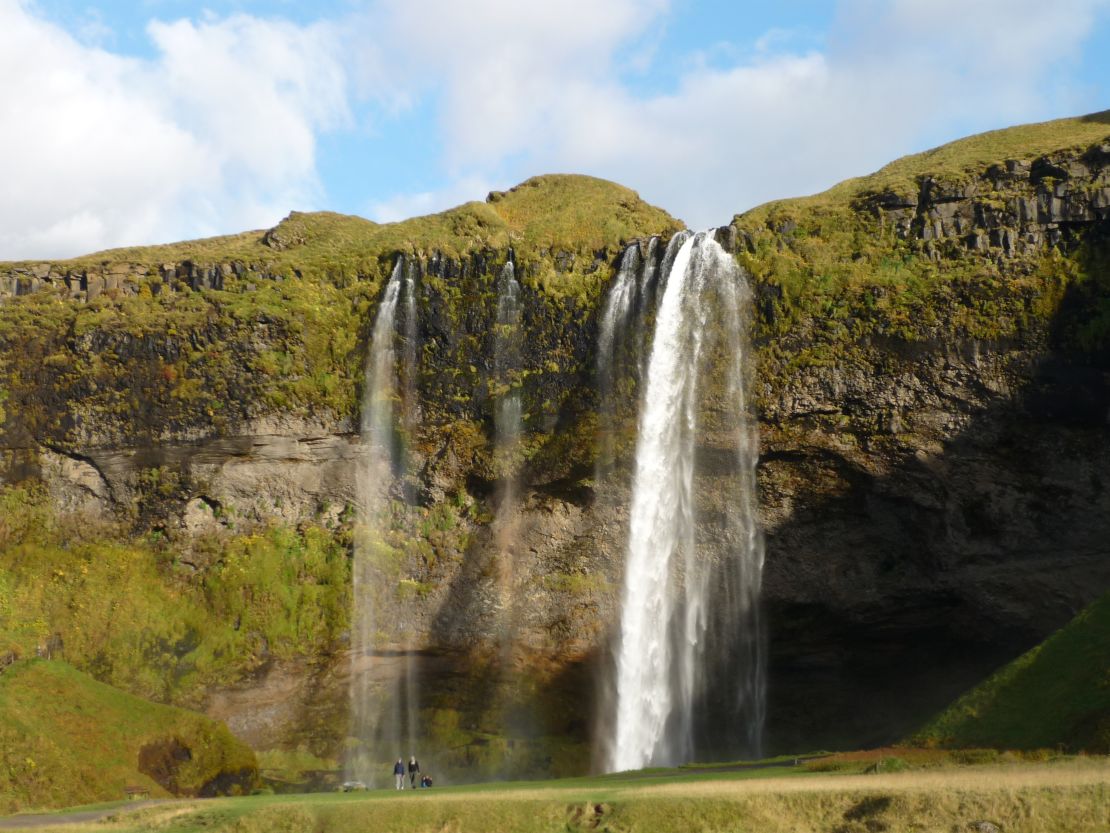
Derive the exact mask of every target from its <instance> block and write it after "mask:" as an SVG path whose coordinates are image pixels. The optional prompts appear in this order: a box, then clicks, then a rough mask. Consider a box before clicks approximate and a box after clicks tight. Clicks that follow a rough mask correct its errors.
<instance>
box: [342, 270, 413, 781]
mask: <svg viewBox="0 0 1110 833" xmlns="http://www.w3.org/2000/svg"><path fill="white" fill-rule="evenodd" d="M414 271H415V270H414V267H413V266H412V265H411V264H408V265H407V268H406V264H405V261H404V259H403V258H398V259H397V263H396V265H395V266H394V268H393V272H392V274H391V275H390V278H389V281H388V282H387V283H386V287H385V291H384V292H383V294H382V299H381V302H380V304H379V305H378V311H377V315H376V317H375V319H374V326H373V329H372V332H371V337H370V345H369V350H368V352H367V356H366V365H365V372H364V380H363V391H362V417H361V424H360V439H361V447H362V451H361V456H360V459H359V463H358V467H357V474H356V489H357V494H358V507H357V509H358V524H357V527H356V532H355V541H354V560H353V564H352V606H353V609H352V614H351V677H350V706H351V712H350V713H351V728H350V732H349V736H350V737H351V738H353V739H354V740H355V745H354V746H353V747H352V748H351V749H349V750H348V752H347V758H346V761H345V771H346V774H347V777H348V778H349V779H352V780H360V781H363V782H365V783H367V784H372V783H374V782H375V781H376V780H378V778H379V777H380V775H381V772H380V771H382V770H384V766H385V762H386V761H389V760H392V759H393V758H395V757H396V756H397V755H399V754H405V753H404V752H402V751H401V748H402V744H404V745H405V746H406V747H408V748H409V749H411V748H412V746H413V743H414V741H415V738H416V735H417V730H418V727H417V717H418V714H419V691H418V679H417V672H416V668H415V665H414V662H413V654H414V651H415V648H416V646H415V645H413V644H411V636H410V635H409V634H408V631H407V630H402V633H401V634H400V635H398V634H395V633H392V632H391V630H394V629H391V627H390V626H389V624H390V623H387V622H382V621H379V617H380V616H381V615H382V613H384V612H385V611H383V610H382V608H383V607H384V603H385V602H386V601H387V599H386V595H387V594H388V593H389V591H390V590H391V588H392V586H393V582H391V581H389V580H388V579H387V578H386V576H385V575H384V574H383V572H382V570H381V566H382V563H383V560H388V558H389V553H390V544H389V541H388V538H389V532H390V528H391V525H392V521H393V511H392V507H391V492H393V490H394V487H395V486H396V485H398V483H399V485H400V490H401V494H402V498H403V499H402V501H401V504H402V505H403V506H404V511H405V512H406V513H407V512H408V511H409V508H410V506H411V503H412V495H411V494H410V491H411V490H410V488H409V486H408V483H407V482H406V481H407V479H408V474H409V473H408V471H407V469H408V468H409V465H408V452H407V445H408V442H409V441H410V440H411V437H412V435H413V431H414V430H415V425H416V420H417V413H416V408H417V404H416V395H415V377H416V337H417V336H416V302H415V278H414ZM402 296H403V297H404V302H403V305H402V304H401V298H402ZM399 307H400V309H401V310H402V318H403V324H404V336H403V338H402V349H403V352H402V366H401V367H400V368H398V361H397V358H398V355H397V341H398V327H397V317H398V316H397V313H398V309H399ZM390 640H392V645H391V646H390V648H391V650H386V647H387V646H386V644H385V643H387V642H389V641H390Z"/></svg>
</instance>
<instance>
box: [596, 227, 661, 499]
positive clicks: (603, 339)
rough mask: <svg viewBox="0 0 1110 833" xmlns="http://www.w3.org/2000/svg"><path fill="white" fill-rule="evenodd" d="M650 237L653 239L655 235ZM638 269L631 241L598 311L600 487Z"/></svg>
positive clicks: (607, 464)
mask: <svg viewBox="0 0 1110 833" xmlns="http://www.w3.org/2000/svg"><path fill="white" fill-rule="evenodd" d="M652 240H653V241H654V240H655V238H652ZM640 271H641V270H640V247H639V245H637V244H633V245H631V246H629V247H628V248H627V249H625V252H624V255H623V256H622V257H621V262H620V268H619V269H618V270H617V277H616V279H615V280H614V281H613V285H612V287H611V288H610V289H609V294H608V295H607V296H606V298H605V305H604V306H603V307H602V310H601V321H600V325H599V328H598V337H597V386H598V428H599V443H598V454H597V472H596V477H595V479H596V481H597V483H598V486H599V488H600V487H601V486H602V484H603V481H604V480H605V479H606V478H607V477H608V475H609V470H610V468H611V467H612V465H613V458H614V456H615V451H616V438H615V436H614V434H615V433H616V430H617V426H616V411H617V404H618V397H617V395H616V385H617V382H618V381H620V370H621V369H622V367H623V364H624V360H626V359H627V353H628V349H627V345H626V344H625V337H626V336H629V337H632V338H635V337H637V336H638V334H639V333H638V332H631V333H630V332H629V331H628V321H629V319H630V318H631V316H632V315H633V313H634V312H635V309H636V295H637V290H638V288H639V287H638V284H637V276H638V274H639V273H640ZM637 360H638V356H637Z"/></svg>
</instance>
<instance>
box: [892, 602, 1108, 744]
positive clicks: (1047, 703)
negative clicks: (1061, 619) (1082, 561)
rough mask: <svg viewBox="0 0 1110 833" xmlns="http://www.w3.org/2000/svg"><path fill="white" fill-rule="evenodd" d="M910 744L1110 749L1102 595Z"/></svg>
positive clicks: (1105, 608)
mask: <svg viewBox="0 0 1110 833" xmlns="http://www.w3.org/2000/svg"><path fill="white" fill-rule="evenodd" d="M912 741H913V742H914V743H919V744H927V745H939V746H948V747H995V748H998V749H1055V748H1058V747H1061V746H1062V747H1065V748H1067V749H1069V750H1071V751H1079V750H1085V751H1087V752H1095V753H1098V754H1102V755H1106V754H1110V593H1108V594H1107V595H1104V596H1103V597H1102V598H1101V599H1099V600H1098V601H1097V602H1095V603H1094V604H1092V605H1091V606H1090V607H1088V608H1087V609H1086V610H1084V611H1083V612H1082V613H1080V614H1079V615H1078V616H1076V617H1075V619H1073V620H1072V621H1071V622H1069V623H1068V624H1067V625H1066V626H1064V627H1063V628H1061V629H1060V630H1059V631H1057V632H1056V633H1054V634H1053V635H1052V636H1050V637H1049V638H1048V639H1046V640H1045V641H1044V642H1043V643H1041V644H1040V645H1038V646H1037V647H1036V648H1033V649H1032V650H1031V651H1028V652H1026V653H1025V654H1022V655H1021V656H1020V657H1018V658H1017V659H1016V660H1014V661H1013V662H1011V663H1010V664H1008V665H1007V666H1006V667H1005V668H1002V669H1001V670H999V671H998V672H997V673H995V674H994V675H992V676H991V677H990V678H989V679H987V680H986V681H984V682H983V683H981V684H980V685H978V686H976V687H975V688H973V689H972V690H971V691H969V692H968V693H967V694H965V695H964V696H963V697H961V698H960V699H959V700H957V701H956V702H955V703H953V704H952V705H951V706H950V707H949V708H947V709H945V710H944V711H943V712H942V713H941V714H939V715H937V716H936V717H935V718H933V719H932V720H931V721H929V723H928V724H927V725H925V726H924V727H923V728H922V729H921V730H920V731H919V732H917V733H916V734H915V735H914V736H913V738H912Z"/></svg>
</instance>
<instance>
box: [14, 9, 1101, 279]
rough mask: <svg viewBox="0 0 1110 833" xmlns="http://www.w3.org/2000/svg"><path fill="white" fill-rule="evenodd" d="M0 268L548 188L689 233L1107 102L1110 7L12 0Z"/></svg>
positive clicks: (394, 214)
mask: <svg viewBox="0 0 1110 833" xmlns="http://www.w3.org/2000/svg"><path fill="white" fill-rule="evenodd" d="M0 78H2V79H3V81H2V83H0V127H2V130H0V143H3V145H5V147H3V148H2V150H3V153H0V166H2V168H3V169H2V170H0V182H3V183H4V186H3V188H4V191H3V199H2V200H0V259H9V258H24V257H28V258H35V257H44V258H45V257H59V256H66V255H73V254H78V253H81V252H85V251H92V250H95V249H101V248H106V247H110V246H118V245H128V244H140V243H151V242H163V241H169V240H176V239H183V238H188V237H197V236H205V235H211V234H218V233H227V232H234V231H240V230H243V229H247V228H263V227H267V226H269V225H272V224H273V223H275V222H276V221H277V220H279V219H280V218H281V217H282V216H284V215H285V214H286V213H288V211H289V210H291V209H298V210H312V209H330V210H335V211H342V212H347V213H353V214H360V215H363V216H367V217H370V218H372V219H376V220H379V221H388V220H393V219H399V218H401V217H405V216H412V215H415V214H421V213H427V212H430V211H437V210H441V209H443V208H447V207H449V206H451V205H456V204H458V203H461V202H464V201H466V200H470V199H482V198H483V197H484V196H485V194H486V192H487V191H489V190H491V189H495V188H496V189H503V188H506V187H510V186H512V185H513V184H515V183H517V182H520V181H521V180H523V179H526V178H527V177H529V176H532V175H535V174H539V173H546V172H568V171H569V172H581V173H589V174H593V175H596V176H602V177H605V178H608V179H614V180H617V181H619V182H622V183H624V184H626V185H628V186H630V187H632V188H635V189H636V190H638V191H639V192H640V193H641V195H642V196H643V197H644V198H646V199H648V200H650V201H651V202H654V203H656V204H658V205H661V206H663V207H664V208H666V209H667V210H669V211H670V212H671V213H673V214H675V215H676V216H679V217H681V218H683V219H684V220H686V221H687V222H688V223H689V224H690V225H692V226H695V227H701V226H707V225H719V224H722V223H725V222H727V221H728V220H729V219H730V218H731V216H732V215H733V214H734V213H736V212H738V211H741V210H744V209H746V208H749V207H751V206H753V205H756V204H758V203H760V202H763V201H766V200H768V199H773V198H776V197H784V196H791V195H796V194H801V193H810V192H813V191H817V190H820V189H823V188H825V187H828V186H829V185H832V184H833V183H835V182H837V181H839V180H841V179H843V178H845V177H848V176H854V175H859V174H863V173H867V172H869V171H871V170H874V169H875V168H877V167H880V166H881V165H882V164H884V163H885V162H887V161H889V160H891V159H893V158H895V157H897V156H901V155H903V154H905V153H909V152H913V151H918V150H923V149H926V148H928V147H932V146H934V145H936V144H939V143H942V142H944V141H947V140H950V139H953V138H957V137H959V136H961V135H965V134H967V133H971V132H977V131H980V130H987V129H991V128H995V127H1003V126H1006V125H1010V124H1016V123H1021V122H1027V121H1040V120H1044V119H1049V118H1055V117H1059V116H1065V115H1074V114H1079V113H1085V112H1092V111H1096V110H1102V109H1107V108H1110V81H1108V79H1110V0H1057V2H1055V3H1053V4H1048V3H1044V2H1042V0H1036V2H1034V0H976V2H967V0H887V1H886V2H881V1H880V0H836V1H835V2H834V1H833V0H830V2H808V1H805V2H803V0H797V1H796V2H791V0H783V2H779V3H765V2H760V3H754V2H753V3H746V2H739V0H734V2H716V0H606V2H604V3H599V2H596V0H562V2H559V3H546V2H538V0H534V1H533V2H527V1H526V0H467V2H457V0H456V1H455V2H452V0H327V2H318V3H304V2H294V1H293V0H238V2H235V0H218V1H217V0H213V2H208V3H193V2H186V0H139V1H138V2H130V3H123V2H116V3H87V2H82V0H37V2H34V1H33V0H0Z"/></svg>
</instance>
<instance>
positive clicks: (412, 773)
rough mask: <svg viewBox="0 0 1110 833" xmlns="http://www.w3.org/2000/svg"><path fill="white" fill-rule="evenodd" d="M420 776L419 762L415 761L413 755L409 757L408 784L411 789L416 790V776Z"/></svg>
mask: <svg viewBox="0 0 1110 833" xmlns="http://www.w3.org/2000/svg"><path fill="white" fill-rule="evenodd" d="M419 774H420V761H418V760H416V756H415V755H410V756H409V783H410V784H411V785H412V788H413V789H414V790H415V789H416V776H417V775H419Z"/></svg>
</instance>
